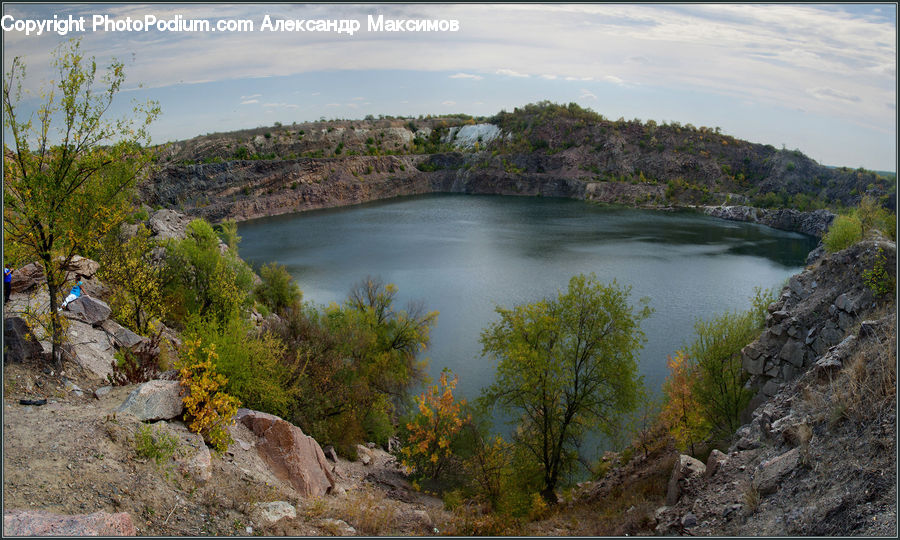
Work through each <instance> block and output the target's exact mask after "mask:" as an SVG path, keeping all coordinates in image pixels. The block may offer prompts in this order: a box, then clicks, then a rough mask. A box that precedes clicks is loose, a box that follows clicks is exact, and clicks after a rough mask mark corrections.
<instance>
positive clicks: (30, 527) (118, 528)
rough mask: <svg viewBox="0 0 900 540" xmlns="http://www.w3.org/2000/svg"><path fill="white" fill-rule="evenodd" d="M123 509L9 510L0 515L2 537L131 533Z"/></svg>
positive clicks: (131, 529) (129, 517)
mask: <svg viewBox="0 0 900 540" xmlns="http://www.w3.org/2000/svg"><path fill="white" fill-rule="evenodd" d="M136 534H137V531H136V530H135V528H134V523H133V522H132V521H131V516H130V515H129V514H128V513H126V512H120V513H118V514H110V513H107V512H94V513H93V514H80V515H71V516H67V515H61V514H54V513H51V512H46V511H43V510H12V511H10V512H7V513H4V514H3V536H135V535H136Z"/></svg>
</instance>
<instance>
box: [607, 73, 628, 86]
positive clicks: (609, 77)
mask: <svg viewBox="0 0 900 540" xmlns="http://www.w3.org/2000/svg"><path fill="white" fill-rule="evenodd" d="M603 80H604V81H608V82H611V83H613V84H618V85H620V86H621V85H624V84H625V81H623V80H622V79H620V78H618V77H616V76H615V75H607V76H605V77H603Z"/></svg>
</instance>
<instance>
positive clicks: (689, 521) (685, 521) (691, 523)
mask: <svg viewBox="0 0 900 540" xmlns="http://www.w3.org/2000/svg"><path fill="white" fill-rule="evenodd" d="M681 526H682V527H684V528H685V529H690V528H691V527H696V526H697V516H695V515H694V514H692V513H690V512H688V513H687V514H685V515H684V517H682V518H681Z"/></svg>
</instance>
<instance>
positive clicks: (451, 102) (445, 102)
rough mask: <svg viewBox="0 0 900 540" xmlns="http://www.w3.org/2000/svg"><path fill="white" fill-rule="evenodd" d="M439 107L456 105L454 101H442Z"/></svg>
mask: <svg viewBox="0 0 900 540" xmlns="http://www.w3.org/2000/svg"><path fill="white" fill-rule="evenodd" d="M441 105H447V106H449V105H456V102H455V101H442V102H441Z"/></svg>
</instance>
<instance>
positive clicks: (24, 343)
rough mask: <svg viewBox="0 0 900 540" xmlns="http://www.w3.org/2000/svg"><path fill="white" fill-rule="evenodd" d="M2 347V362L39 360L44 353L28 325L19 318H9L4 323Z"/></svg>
mask: <svg viewBox="0 0 900 540" xmlns="http://www.w3.org/2000/svg"><path fill="white" fill-rule="evenodd" d="M3 346H4V349H5V353H4V355H3V361H4V362H24V361H26V360H30V359H32V358H39V357H40V356H41V354H42V353H43V352H44V348H43V347H41V344H40V342H39V341H38V340H37V338H36V337H34V334H33V333H32V332H31V328H29V327H28V323H26V322H25V319H23V318H21V317H9V318H8V319H6V320H5V321H4V329H3Z"/></svg>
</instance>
